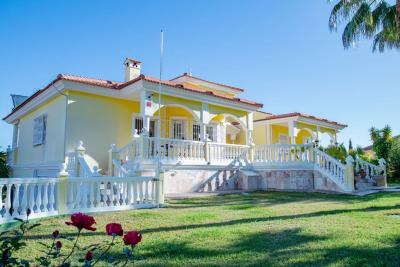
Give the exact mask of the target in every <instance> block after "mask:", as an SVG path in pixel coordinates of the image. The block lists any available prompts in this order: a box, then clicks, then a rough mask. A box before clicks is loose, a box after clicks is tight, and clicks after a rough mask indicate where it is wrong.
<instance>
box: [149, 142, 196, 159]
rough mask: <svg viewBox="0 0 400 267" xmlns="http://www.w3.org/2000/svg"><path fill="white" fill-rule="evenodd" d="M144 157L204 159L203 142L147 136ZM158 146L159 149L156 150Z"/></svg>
mask: <svg viewBox="0 0 400 267" xmlns="http://www.w3.org/2000/svg"><path fill="white" fill-rule="evenodd" d="M144 142H145V153H146V155H145V158H146V159H152V160H155V159H156V158H157V156H158V155H159V156H160V158H161V159H162V160H164V161H204V142H199V141H192V140H178V139H168V138H160V139H159V142H160V144H157V138H154V137H149V138H148V139H146V140H145V141H144ZM158 147H159V148H160V151H159V152H158V151H157V150H158Z"/></svg>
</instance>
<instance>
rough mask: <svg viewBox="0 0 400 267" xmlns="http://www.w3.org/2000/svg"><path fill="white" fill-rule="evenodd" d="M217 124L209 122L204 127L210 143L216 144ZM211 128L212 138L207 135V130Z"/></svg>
mask: <svg viewBox="0 0 400 267" xmlns="http://www.w3.org/2000/svg"><path fill="white" fill-rule="evenodd" d="M217 126H218V124H217V123H215V122H210V123H209V124H207V126H206V134H207V139H208V140H211V141H210V142H213V143H217V142H218V127H217ZM209 127H211V128H212V129H213V136H212V138H210V136H209V135H208V133H207V132H208V128H209Z"/></svg>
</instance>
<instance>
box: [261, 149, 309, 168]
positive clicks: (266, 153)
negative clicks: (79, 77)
mask: <svg viewBox="0 0 400 267" xmlns="http://www.w3.org/2000/svg"><path fill="white" fill-rule="evenodd" d="M312 153H313V147H312V145H311V144H309V145H256V146H255V147H254V163H262V164H280V163H310V162H311V160H312V155H311V154H312Z"/></svg>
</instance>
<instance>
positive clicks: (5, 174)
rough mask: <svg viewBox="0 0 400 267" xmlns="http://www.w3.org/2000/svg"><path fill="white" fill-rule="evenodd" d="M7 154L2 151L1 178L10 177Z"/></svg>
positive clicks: (0, 160) (0, 162) (0, 158)
mask: <svg viewBox="0 0 400 267" xmlns="http://www.w3.org/2000/svg"><path fill="white" fill-rule="evenodd" d="M8 172H9V170H8V166H7V153H6V152H4V151H0V178H1V177H8Z"/></svg>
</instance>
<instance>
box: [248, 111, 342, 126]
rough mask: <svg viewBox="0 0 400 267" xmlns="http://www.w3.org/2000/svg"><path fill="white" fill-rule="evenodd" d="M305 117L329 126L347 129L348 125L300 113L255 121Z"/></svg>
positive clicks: (273, 116)
mask: <svg viewBox="0 0 400 267" xmlns="http://www.w3.org/2000/svg"><path fill="white" fill-rule="evenodd" d="M297 116H299V117H303V118H307V119H313V120H317V121H322V122H326V123H329V124H334V125H337V126H340V127H347V125H346V124H341V123H338V122H336V121H330V120H327V119H324V118H318V117H315V116H312V115H308V114H304V113H300V112H292V113H286V114H279V115H272V116H268V117H266V118H264V119H259V120H255V121H267V120H275V119H282V118H290V117H297Z"/></svg>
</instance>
